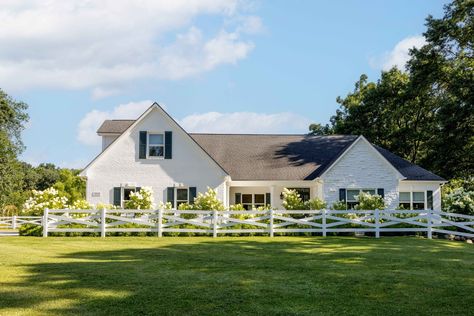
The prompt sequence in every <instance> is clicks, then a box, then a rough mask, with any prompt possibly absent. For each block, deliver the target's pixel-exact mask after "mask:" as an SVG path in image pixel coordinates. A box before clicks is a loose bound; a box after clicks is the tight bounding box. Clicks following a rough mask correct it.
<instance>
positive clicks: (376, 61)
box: [370, 35, 426, 70]
mask: <svg viewBox="0 0 474 316" xmlns="http://www.w3.org/2000/svg"><path fill="white" fill-rule="evenodd" d="M425 44H426V40H425V38H424V37H423V36H422V35H417V36H411V37H407V38H405V39H403V40H401V41H400V42H398V43H397V45H395V47H394V48H393V49H392V50H391V51H390V52H386V53H385V54H383V55H382V56H380V57H375V58H372V59H371V61H370V64H371V65H372V66H373V67H374V68H381V69H382V70H390V68H392V67H393V66H397V68H398V69H401V70H404V69H405V65H406V63H407V61H408V60H409V59H410V55H409V52H410V49H412V48H414V47H415V48H420V47H422V46H423V45H425Z"/></svg>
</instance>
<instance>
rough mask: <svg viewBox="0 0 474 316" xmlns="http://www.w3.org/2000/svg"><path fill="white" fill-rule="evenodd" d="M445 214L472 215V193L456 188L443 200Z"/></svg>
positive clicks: (473, 211)
mask: <svg viewBox="0 0 474 316" xmlns="http://www.w3.org/2000/svg"><path fill="white" fill-rule="evenodd" d="M443 206H444V209H445V210H446V212H451V213H459V214H465V215H474V191H466V190H465V189H464V188H457V189H454V190H452V191H451V192H450V193H448V194H446V195H445V196H444V198H443Z"/></svg>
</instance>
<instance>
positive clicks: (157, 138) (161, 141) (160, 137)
mask: <svg viewBox="0 0 474 316" xmlns="http://www.w3.org/2000/svg"><path fill="white" fill-rule="evenodd" d="M147 147H148V148H147V155H148V157H151V158H153V157H156V158H163V157H164V156H165V134H163V133H148V146H147Z"/></svg>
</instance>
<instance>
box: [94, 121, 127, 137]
mask: <svg viewBox="0 0 474 316" xmlns="http://www.w3.org/2000/svg"><path fill="white" fill-rule="evenodd" d="M133 123H135V120H105V121H104V123H102V125H101V126H100V127H99V129H98V130H97V134H122V133H123V132H125V131H126V130H127V128H129V127H130V126H132V124H133Z"/></svg>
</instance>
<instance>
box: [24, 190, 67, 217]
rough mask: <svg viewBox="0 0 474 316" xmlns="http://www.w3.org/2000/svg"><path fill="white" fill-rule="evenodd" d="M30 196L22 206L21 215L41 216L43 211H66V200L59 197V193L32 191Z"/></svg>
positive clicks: (53, 191) (63, 197) (56, 191)
mask: <svg viewBox="0 0 474 316" xmlns="http://www.w3.org/2000/svg"><path fill="white" fill-rule="evenodd" d="M32 194H33V195H32V196H31V197H30V198H29V199H28V200H27V201H26V202H25V204H24V205H23V213H25V214H27V215H36V216H40V215H43V212H44V210H45V209H66V208H68V199H67V197H65V196H61V195H60V194H59V191H58V190H56V189H54V188H49V189H46V190H44V191H37V190H33V191H32Z"/></svg>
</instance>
